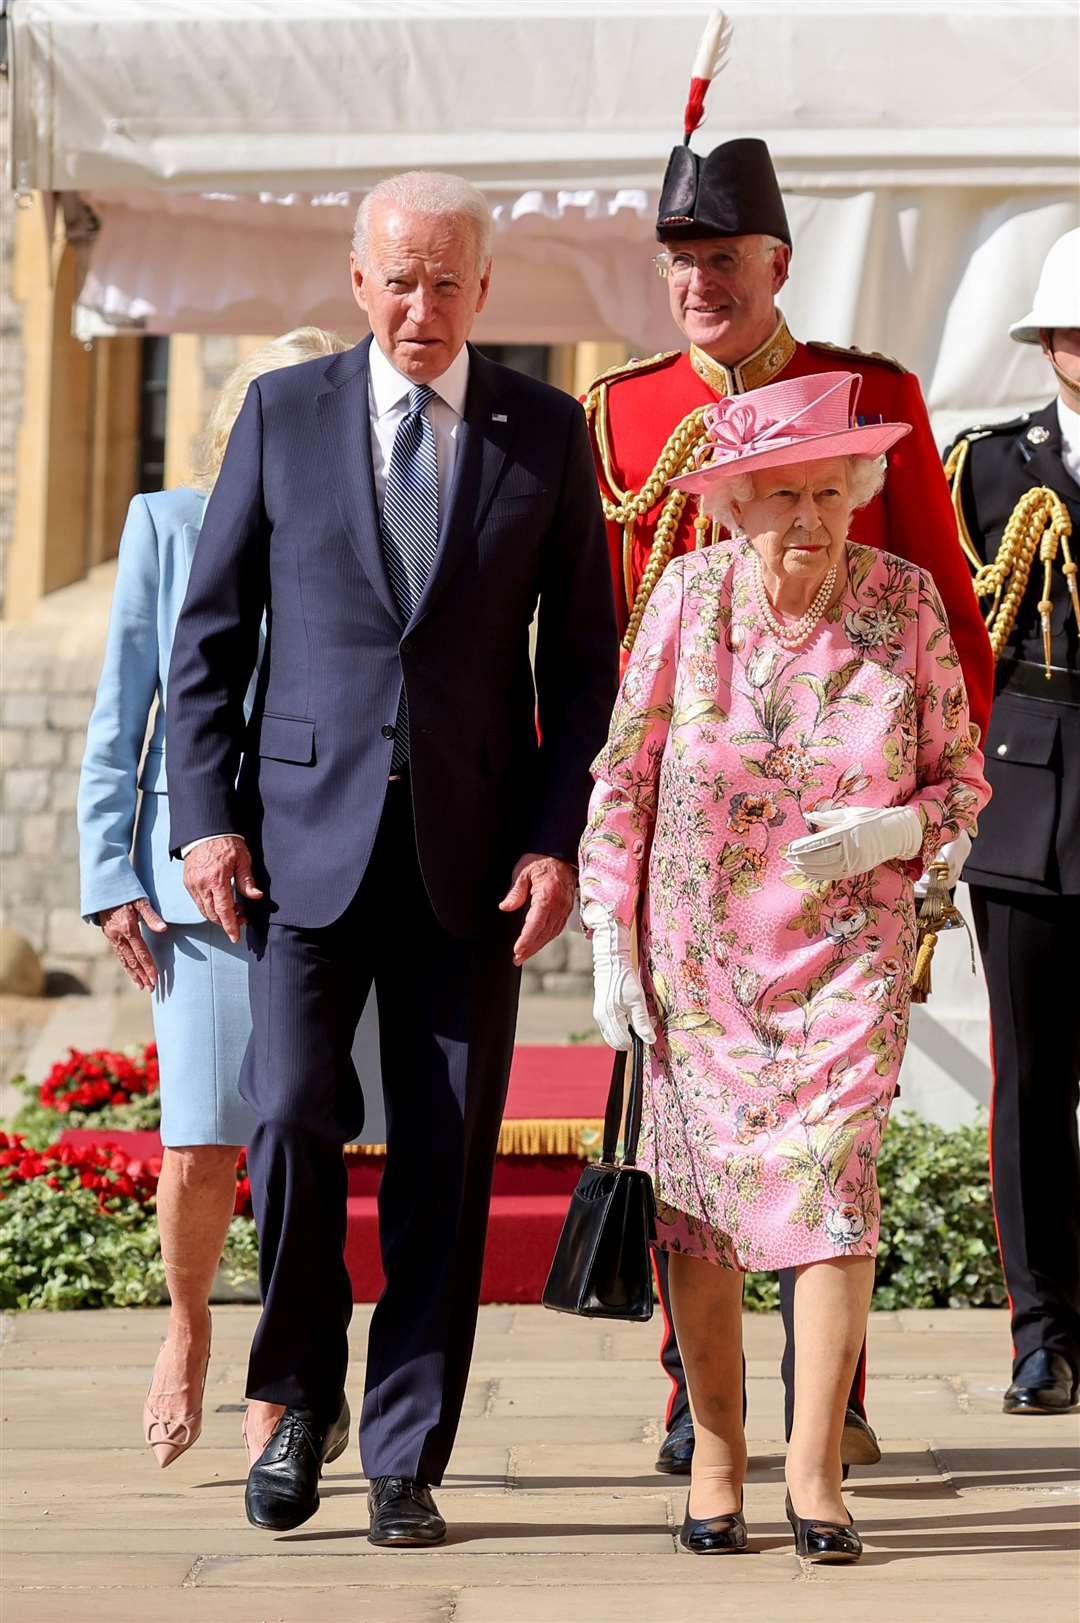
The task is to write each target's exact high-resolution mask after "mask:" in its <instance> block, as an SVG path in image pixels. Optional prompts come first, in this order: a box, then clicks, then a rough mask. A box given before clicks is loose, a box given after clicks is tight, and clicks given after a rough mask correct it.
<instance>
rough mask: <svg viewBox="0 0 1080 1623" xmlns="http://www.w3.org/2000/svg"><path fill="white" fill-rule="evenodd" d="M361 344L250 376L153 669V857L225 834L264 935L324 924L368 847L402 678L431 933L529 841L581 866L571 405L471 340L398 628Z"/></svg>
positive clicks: (583, 659)
mask: <svg viewBox="0 0 1080 1623" xmlns="http://www.w3.org/2000/svg"><path fill="white" fill-rule="evenodd" d="M370 343H371V340H370V339H368V340H366V341H365V342H364V343H362V344H360V345H358V346H357V348H355V349H353V350H350V351H348V352H347V353H345V354H339V355H334V356H331V357H325V358H324V357H320V358H319V359H317V360H313V361H308V362H306V363H304V364H302V365H299V366H293V367H288V368H286V369H284V370H282V371H279V372H271V373H268V374H266V375H264V376H263V377H261V378H259V379H258V380H257V381H256V382H255V383H253V384H252V385H251V388H250V390H249V392H248V395H247V399H246V401H245V403H244V406H243V409H242V411H241V413H240V416H239V417H238V419H237V422H236V426H235V427H234V429H233V432H232V436H231V438H230V440H229V446H228V450H227V452H226V455H225V460H224V463H223V465H222V469H221V473H220V476H219V478H218V481H217V484H216V486H215V488H214V492H213V495H212V496H211V498H210V502H209V506H208V507H207V511H206V517H205V519H204V521H203V527H202V535H201V539H200V541H199V546H198V549H197V551H196V554H195V559H194V564H193V567H192V571H191V581H190V585H189V588H188V592H187V596H186V598H185V601H184V607H183V610H182V611H181V614H180V618H179V621H178V623H177V627H176V634H175V639H174V644H173V656H172V663H171V666H170V670H169V683H168V706H167V717H166V730H167V751H168V759H169V791H170V795H169V813H170V823H171V831H170V846H171V849H172V851H173V854H174V855H176V854H178V852H179V849H180V847H181V846H184V845H186V844H188V843H189V842H190V841H192V840H195V839H199V838H200V837H201V836H203V835H208V834H216V833H222V832H225V831H230V832H234V833H238V834H243V835H244V836H245V838H246V839H247V840H248V842H249V844H250V845H251V848H252V852H253V855H254V858H255V862H256V872H257V874H258V875H259V877H260V882H261V883H263V885H264V886H265V888H266V889H267V891H268V894H269V897H270V901H271V906H272V908H273V917H274V920H275V921H276V922H277V923H280V924H288V925H293V926H297V927H302V928H316V927H319V926H323V925H326V924H330V923H332V922H333V921H334V920H335V919H337V918H338V917H340V915H341V914H342V913H343V912H344V910H345V908H346V907H347V906H348V904H349V902H350V901H351V900H352V897H353V896H354V895H355V893H356V891H357V889H358V887H359V885H360V881H361V879H362V878H363V876H364V872H365V869H366V867H367V863H368V859H369V857H370V854H371V849H372V845H373V842H374V839H375V832H376V829H377V828H378V824H379V819H380V816H381V813H382V808H383V801H384V798H385V794H386V784H387V776H388V773H389V769H390V756H391V750H392V736H391V735H392V729H393V723H394V721H395V718H396V715H397V709H398V700H399V695H400V691H401V684H402V680H403V677H404V682H405V685H406V688H407V690H408V700H409V716H410V736H411V745H410V760H411V773H412V794H413V806H414V815H415V822H416V838H417V847H418V851H419V857H420V865H421V869H422V871H423V875H424V880H425V883H426V885H427V889H428V893H429V895H430V897H431V901H432V905H433V907H434V909H435V913H436V915H437V917H438V918H439V920H440V922H441V923H442V925H443V926H444V928H446V929H447V930H448V931H450V932H451V933H452V934H454V935H459V936H469V935H474V934H477V933H479V932H481V931H483V930H484V928H485V926H486V925H489V924H490V923H491V922H492V921H493V919H494V917H495V914H494V912H493V909H494V908H495V906H496V904H497V902H498V901H499V899H500V898H501V896H502V895H503V894H504V892H505V890H506V888H507V886H508V884H509V879H510V870H511V867H512V865H513V863H514V862H515V861H516V859H517V858H518V857H519V856H521V855H522V854H523V853H524V852H526V851H537V852H543V853H548V854H550V855H554V856H559V857H563V858H566V859H567V860H570V861H574V860H576V851H577V842H578V838H579V836H580V834H581V831H582V828H583V826H584V822H585V815H586V809H587V804H588V796H589V790H590V778H589V770H588V769H589V763H590V761H591V760H592V758H593V756H594V755H595V754H596V753H597V751H598V750H599V749H600V746H601V745H602V743H603V741H604V738H605V736H606V731H607V725H608V720H609V717H610V713H611V708H612V704H613V701H614V696H615V689H616V685H617V657H618V656H617V637H616V630H615V617H614V607H613V602H612V589H611V578H610V571H609V566H608V561H607V546H606V541H605V535H604V526H603V520H602V514H601V509H600V503H599V497H598V494H597V488H596V479H595V475H594V472H593V465H592V457H591V454H590V450H589V442H588V438H587V434H586V429H585V420H584V417H583V415H582V411H581V407H580V406H579V404H578V402H577V401H576V400H574V399H573V398H571V397H570V396H569V395H566V394H563V393H562V392H561V391H559V390H557V389H553V388H550V387H548V386H547V385H546V384H542V383H538V382H536V381H535V380H533V379H531V378H527V377H523V376H522V375H521V374H519V373H516V372H512V371H510V370H508V369H507V368H506V367H502V366H497V365H495V364H494V363H493V362H491V361H489V360H487V359H486V358H485V357H483V356H482V355H480V354H478V353H477V351H476V350H472V351H471V357H470V368H469V387H468V394H467V398H466V404H465V416H464V422H463V425H462V429H461V433H460V437H459V441H458V448H457V455H456V459H455V465H454V478H453V487H452V491H451V495H450V498H449V500H448V502H447V503H446V511H445V512H444V513H443V514H442V516H441V524H440V540H439V552H438V557H437V560H436V563H435V567H434V569H433V571H432V573H431V576H430V578H429V581H428V584H427V587H426V589H425V591H424V594H423V597H422V598H421V600H420V603H419V604H418V606H417V609H416V612H415V614H414V615H413V617H412V619H411V620H410V622H409V623H408V624H407V625H403V624H402V620H401V617H400V615H399V613H398V610H397V607H396V605H395V601H394V597H393V594H392V592H391V589H390V584H389V581H388V579H387V574H386V566H385V562H384V558H383V550H382V542H381V538H380V534H379V516H378V510H377V506H376V500H375V489H374V482H373V477H372V465H371V441H370V426H369V408H368V361H367V357H368V348H369V345H370ZM538 602H539V618H538V623H537V634H536V647H535V686H534V680H533V665H532V664H531V663H530V653H529V626H530V622H531V620H532V618H533V614H534V611H535V610H536V607H537V603H538ZM264 611H265V614H266V618H267V643H266V652H265V655H264V657H263V662H262V666H261V669H260V676H259V683H258V688H257V690H256V698H255V708H254V712H253V714H252V717H251V721H250V724H245V720H244V706H243V701H244V695H245V692H246V689H247V686H248V682H249V680H250V677H251V673H252V671H253V670H254V668H255V664H256V657H257V652H258V642H259V628H260V623H261V620H262V616H263V613H264ZM537 714H538V716H539V723H540V739H539V740H538V738H537V727H536V717H537ZM241 761H242V763H243V764H242V766H241ZM238 770H239V780H237V772H238Z"/></svg>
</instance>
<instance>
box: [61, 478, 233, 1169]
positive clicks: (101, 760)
mask: <svg viewBox="0 0 1080 1623" xmlns="http://www.w3.org/2000/svg"><path fill="white" fill-rule="evenodd" d="M205 507H206V497H205V496H202V495H200V494H199V493H198V492H197V491H194V490H183V489H182V490H163V491H157V492H155V493H154V494H153V495H149V496H136V497H135V499H134V500H133V502H132V503H131V506H130V508H129V509H128V516H127V522H126V523H125V525H124V533H123V535H122V537H121V540H120V556H119V559H118V562H117V573H116V589H115V594H114V596H113V603H112V612H111V614H110V617H109V634H108V641H107V643H106V648H105V663H104V666H103V668H102V672H101V680H100V682H99V683H98V690H97V697H96V699H95V701H94V709H93V713H92V715H91V717H90V725H89V728H88V730H87V735H86V753H85V755H84V757H83V763H82V772H81V774H80V777H79V802H78V823H79V867H80V878H81V893H82V898H81V911H82V913H83V916H84V917H85V918H86V919H88V920H90V921H95V920H96V917H97V914H98V913H99V912H100V911H101V910H102V909H103V908H106V907H116V906H117V905H118V904H119V903H121V902H131V901H134V900H135V899H136V897H139V896H147V897H149V899H150V901H151V903H152V904H153V906H154V907H155V908H156V909H157V911H158V912H159V913H160V915H161V917H162V918H163V919H164V920H165V922H166V924H168V926H169V929H168V932H167V933H166V934H165V935H157V934H155V933H154V932H153V931H149V930H146V929H144V930H143V935H144V936H145V937H146V940H147V944H148V946H149V948H150V952H151V954H152V955H153V958H154V962H155V964H156V966H157V972H158V981H157V986H156V987H155V989H154V992H153V994H152V997H153V1018H154V1036H155V1039H156V1041H157V1047H158V1064H159V1067H160V1073H161V1139H162V1143H163V1144H167V1145H170V1146H174V1147H175V1146H178V1145H184V1144H246V1143H247V1139H248V1134H249V1132H250V1130H251V1129H252V1127H253V1126H254V1116H253V1115H252V1112H251V1110H250V1108H249V1106H248V1105H247V1104H246V1103H245V1102H244V1100H243V1099H241V1097H240V1093H239V1089H238V1086H237V1082H238V1078H239V1074H240V1061H241V1060H242V1059H243V1056H244V1050H245V1048H246V1047H247V1041H248V1036H249V1035H250V1031H251V1016H250V1012H249V1005H248V977H247V954H246V951H245V947H244V943H243V940H241V941H240V942H239V943H237V945H235V946H234V945H233V944H232V942H231V941H230V940H229V938H228V936H227V935H226V934H225V932H224V930H223V929H222V928H221V926H220V925H217V924H209V923H207V921H206V920H205V919H204V918H203V916H202V914H201V913H200V912H199V910H198V908H197V907H196V906H195V903H194V902H193V901H192V899H191V897H190V896H189V895H188V893H187V891H186V890H185V889H184V883H183V871H182V865H181V864H180V863H179V862H174V861H173V860H172V859H171V858H170V856H169V800H168V784H167V780H166V772H165V705H164V693H165V678H166V675H167V673H168V669H169V657H170V655H171V653H172V642H173V628H174V627H175V625H176V620H177V617H178V615H179V613H180V608H181V605H182V604H183V601H184V594H185V592H186V591H187V584H188V574H189V571H190V569H191V560H192V557H193V555H194V552H195V544H196V542H197V541H198V538H199V527H200V525H201V524H202V519H203V512H204V510H205ZM250 698H251V695H250V694H249V696H248V699H249V708H250ZM152 711H153V712H154V723H153V729H152V731H151V733H150V737H149V741H148V742H147V743H146V746H145V749H144V747H143V744H144V739H146V733H147V727H148V724H149V721H150V716H151V712H152Z"/></svg>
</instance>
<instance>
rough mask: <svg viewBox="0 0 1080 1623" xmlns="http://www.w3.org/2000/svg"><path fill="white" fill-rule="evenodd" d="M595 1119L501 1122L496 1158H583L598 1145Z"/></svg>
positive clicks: (382, 1150) (358, 1151)
mask: <svg viewBox="0 0 1080 1623" xmlns="http://www.w3.org/2000/svg"><path fill="white" fill-rule="evenodd" d="M603 1130H604V1123H603V1121H601V1120H600V1118H599V1117H592V1116H582V1117H571V1118H570V1119H569V1120H566V1121H555V1120H543V1119H538V1120H536V1121H504V1122H503V1124H502V1127H501V1128H500V1130H499V1154H500V1155H582V1156H584V1155H587V1154H588V1153H589V1151H590V1150H591V1149H593V1148H594V1147H595V1145H596V1144H597V1143H598V1142H599V1139H600V1135H601V1133H602V1132H603ZM345 1154H346V1155H385V1154H386V1145H385V1144H346V1146H345Z"/></svg>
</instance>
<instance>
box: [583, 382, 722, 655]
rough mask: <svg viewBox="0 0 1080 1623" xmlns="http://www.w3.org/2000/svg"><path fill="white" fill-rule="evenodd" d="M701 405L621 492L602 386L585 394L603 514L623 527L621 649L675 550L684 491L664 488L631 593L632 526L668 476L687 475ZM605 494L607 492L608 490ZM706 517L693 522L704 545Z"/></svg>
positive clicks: (701, 426) (700, 434) (700, 431)
mask: <svg viewBox="0 0 1080 1623" xmlns="http://www.w3.org/2000/svg"><path fill="white" fill-rule="evenodd" d="M706 410H707V408H706V407H705V406H695V407H694V410H693V411H691V412H689V413H688V414H687V415H686V416H685V417H684V418H683V420H682V422H681V423H679V424H678V425H677V426H676V427H675V428H674V429H673V430H672V432H671V434H670V435H669V436H668V440H667V444H666V445H665V446H664V449H663V450H662V451H661V452H660V455H659V457H658V458H657V460H656V465H655V467H654V468H653V470H652V473H650V475H649V477H648V479H646V481H645V483H644V484H643V485H642V487H641V489H640V490H639V491H637V492H636V493H635V492H631V491H625V490H622V489H621V488H620V487H619V485H618V483H617V482H616V480H615V477H614V472H613V469H612V466H611V452H610V446H609V442H608V420H607V388H606V386H605V385H603V384H601V385H600V386H599V387H596V388H593V389H591V390H590V391H589V393H588V394H587V395H586V397H585V415H586V417H587V418H588V419H589V421H590V424H593V419H594V418H595V424H594V425H593V428H594V438H595V441H596V445H597V448H598V450H599V453H600V465H601V467H602V468H603V471H604V478H605V480H606V482H607V486H608V490H607V491H605V490H603V489H601V492H600V499H601V502H602V504H603V508H604V517H605V518H606V519H607V520H608V522H609V523H610V524H621V525H622V527H623V549H622V564H623V587H624V590H625V592H626V603H627V607H628V608H629V610H630V618H629V620H628V621H627V626H626V633H625V635H624V637H623V640H622V646H623V649H624V650H625V651H626V652H627V653H629V652H630V650H631V649H632V648H633V646H634V642H635V640H636V638H637V634H638V631H639V629H640V627H641V621H642V617H643V616H644V613H645V610H646V608H647V606H648V602H649V598H650V597H651V596H652V593H653V589H654V588H655V586H656V583H657V581H658V580H659V579H660V576H661V575H662V574H663V573H664V570H665V569H666V568H667V566H668V564H669V563H670V562H671V555H672V553H673V552H674V550H675V537H676V534H677V533H678V528H679V523H680V520H681V519H682V516H683V513H684V511H685V509H686V503H687V499H688V497H687V493H686V491H684V490H671V491H669V492H668V494H667V497H666V499H665V501H664V505H663V506H662V507H661V509H660V514H659V517H658V518H657V521H656V530H655V532H654V534H653V542H652V546H651V548H650V549H649V559H648V562H647V564H646V565H645V571H644V573H643V575H642V577H641V584H640V585H639V586H638V588H637V591H636V592H635V591H634V583H633V571H632V564H633V541H634V530H635V528H636V525H637V522H638V520H639V519H642V518H644V517H645V515H646V514H647V513H649V512H650V511H651V510H652V508H654V507H655V506H656V504H657V502H658V501H659V500H660V498H661V496H662V495H663V493H664V487H665V486H666V484H667V482H668V480H669V479H674V478H675V477H676V476H677V475H678V474H681V473H690V472H691V471H692V469H693V468H694V466H695V458H696V455H697V450H698V446H699V445H700V444H701V441H702V440H703V438H704V436H705V412H706ZM608 492H610V495H609V494H608ZM709 523H710V521H709V520H708V519H707V518H703V517H702V516H701V515H700V514H699V515H698V516H697V517H696V518H695V520H694V527H695V529H696V530H697V532H698V536H697V544H698V546H701V545H702V544H703V539H704V533H705V531H707V530H708V529H709Z"/></svg>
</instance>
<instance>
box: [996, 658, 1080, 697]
mask: <svg viewBox="0 0 1080 1623" xmlns="http://www.w3.org/2000/svg"><path fill="white" fill-rule="evenodd" d="M995 688H996V691H997V692H998V693H1022V694H1024V695H1025V697H1027V698H1029V699H1049V700H1050V702H1051V703H1052V704H1066V705H1070V706H1071V707H1073V708H1074V709H1080V671H1067V670H1065V668H1064V667H1063V666H1061V665H1051V666H1050V668H1049V670H1047V668H1046V666H1045V665H1036V664H1035V663H1034V661H1033V660H1029V659H1000V660H998V667H997V681H996V683H995Z"/></svg>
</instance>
